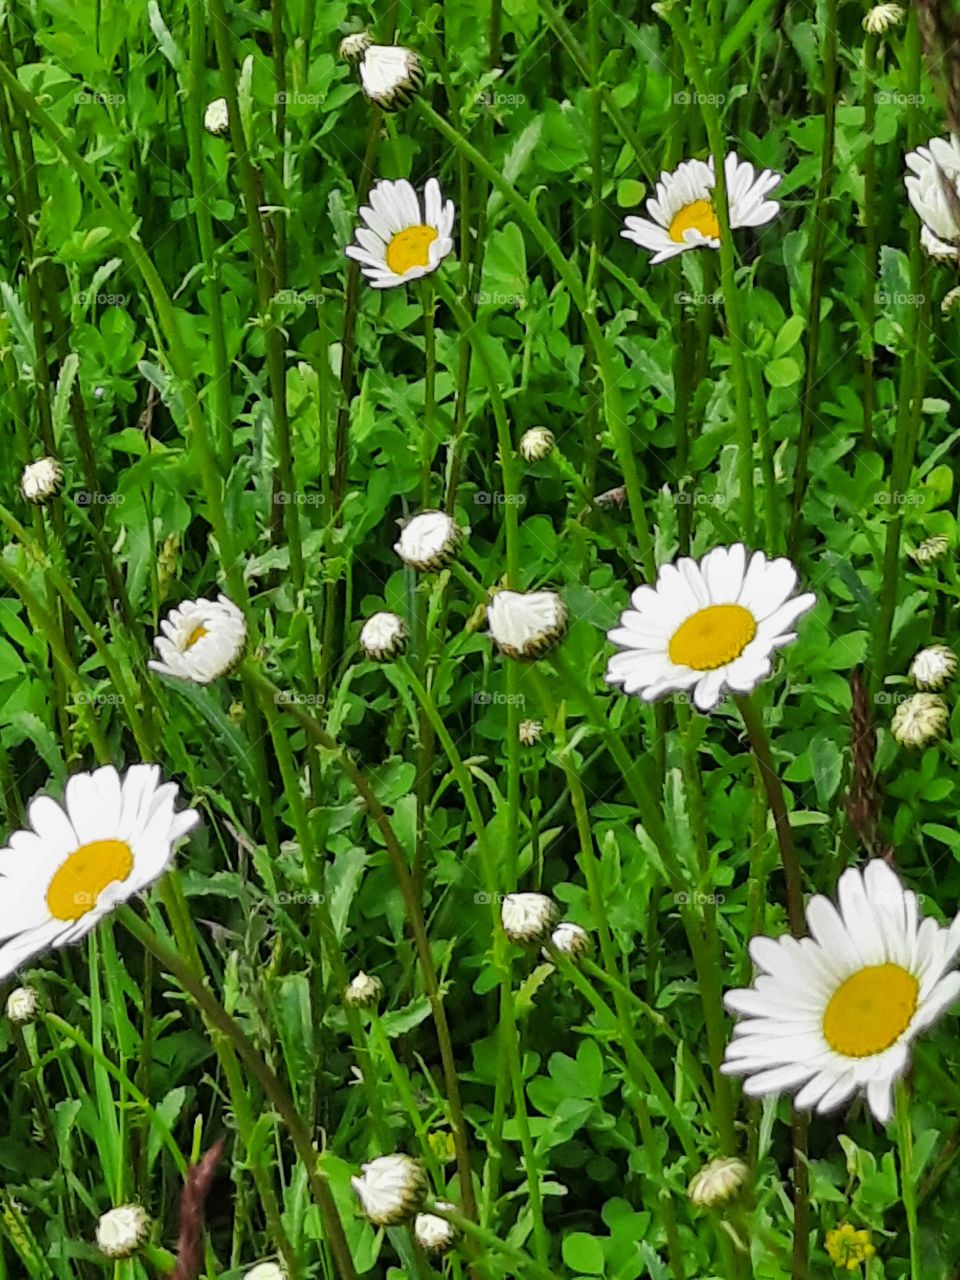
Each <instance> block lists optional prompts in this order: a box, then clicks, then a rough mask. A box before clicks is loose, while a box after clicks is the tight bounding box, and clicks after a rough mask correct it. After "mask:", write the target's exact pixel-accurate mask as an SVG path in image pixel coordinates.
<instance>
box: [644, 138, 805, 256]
mask: <svg viewBox="0 0 960 1280" xmlns="http://www.w3.org/2000/svg"><path fill="white" fill-rule="evenodd" d="M724 177H725V180H726V187H727V208H728V211H729V214H730V229H731V230H732V231H735V230H736V229H737V228H739V227H760V226H763V225H764V224H765V223H767V222H770V221H772V220H773V219H774V218H775V217H776V216H777V214H778V213H779V212H780V206H779V204H777V202H776V201H775V200H768V199H767V196H768V195H769V193H770V192H771V191H772V190H773V189H774V187H776V186H777V185H778V183H779V182H780V181H781V176H780V174H778V173H774V172H773V171H772V170H770V169H764V170H763V172H761V173H757V171H756V170H755V169H754V167H753V165H752V164H750V163H749V162H748V161H741V160H740V159H739V157H738V156H737V153H736V152H735V151H731V152H728V153H727V156H726V159H725V161H724ZM715 186H716V177H715V175H714V170H713V160H712V157H711V160H710V162H709V163H708V164H704V162H703V161H702V160H686V161H684V163H683V164H681V165H679V166H678V167H677V168H676V169H674V171H673V172H672V173H661V175H660V181H659V182H658V183H657V188H656V194H655V195H654V196H651V197H650V198H649V199H648V200H647V202H646V213H647V215H648V216H647V217H645V218H637V217H629V218H625V219H624V230H623V231H622V232H621V233H620V234H621V235H622V236H623V237H624V238H625V239H627V240H632V241H633V242H634V244H638V245H639V246H640V247H641V248H642V249H646V250H647V251H648V252H649V253H650V254H652V257H651V259H650V262H651V264H653V263H657V262H666V261H667V260H668V259H669V258H674V257H676V255H677V254H678V253H686V251H687V250H688V249H701V248H707V249H719V247H720V222H719V219H718V218H717V213H716V210H715V208H714V205H713V192H714V187H715Z"/></svg>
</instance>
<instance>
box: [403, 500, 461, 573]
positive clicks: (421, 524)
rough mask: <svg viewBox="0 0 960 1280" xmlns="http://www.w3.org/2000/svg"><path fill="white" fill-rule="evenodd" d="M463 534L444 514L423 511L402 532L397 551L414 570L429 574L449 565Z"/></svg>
mask: <svg viewBox="0 0 960 1280" xmlns="http://www.w3.org/2000/svg"><path fill="white" fill-rule="evenodd" d="M463 536H464V531H463V530H462V529H461V528H460V526H459V525H458V524H457V522H456V520H454V519H453V518H452V517H451V516H448V515H447V513H446V512H445V511H421V512H420V514H419V515H416V516H413V517H412V518H411V519H410V520H408V521H407V522H406V524H405V525H404V526H403V528H402V529H401V530H400V538H399V540H398V541H397V542H396V543H394V547H393V549H394V551H396V553H397V555H398V556H399V557H400V559H401V560H402V561H403V563H404V564H408V565H409V566H410V568H411V569H418V570H419V571H420V572H421V573H426V572H427V571H428V570H430V569H440V568H442V567H443V566H444V565H445V564H449V563H450V561H451V560H452V559H453V557H454V556H455V555H456V552H457V548H458V547H459V545H460V542H461V539H462V538H463Z"/></svg>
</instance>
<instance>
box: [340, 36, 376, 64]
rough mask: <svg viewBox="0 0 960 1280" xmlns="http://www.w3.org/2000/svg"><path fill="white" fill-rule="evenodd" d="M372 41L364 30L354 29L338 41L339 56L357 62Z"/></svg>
mask: <svg viewBox="0 0 960 1280" xmlns="http://www.w3.org/2000/svg"><path fill="white" fill-rule="evenodd" d="M372 43H373V41H372V40H371V39H370V36H369V34H368V33H367V32H366V31H354V32H353V33H352V34H351V35H349V36H344V37H343V39H342V40H341V41H340V57H341V58H343V59H344V60H345V61H347V62H359V60H360V59H361V58H362V57H363V55H364V54H365V53H366V52H367V50H368V49H369V48H370V45H371V44H372Z"/></svg>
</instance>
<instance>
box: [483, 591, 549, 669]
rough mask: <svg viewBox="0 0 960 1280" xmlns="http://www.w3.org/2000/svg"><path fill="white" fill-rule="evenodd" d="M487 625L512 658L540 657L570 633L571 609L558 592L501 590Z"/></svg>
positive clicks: (504, 650)
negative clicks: (569, 614) (567, 631)
mask: <svg viewBox="0 0 960 1280" xmlns="http://www.w3.org/2000/svg"><path fill="white" fill-rule="evenodd" d="M487 626H488V627H489V628H490V634H491V636H492V637H493V639H494V642H495V643H496V645H497V648H498V649H499V650H500V652H501V653H503V654H505V655H506V656H507V657H508V658H522V659H528V660H529V659H533V658H539V657H541V656H542V655H543V654H544V653H546V651H547V650H548V649H549V648H550V647H551V646H552V645H554V644H556V642H557V641H558V640H560V639H561V638H562V637H563V636H564V634H565V633H566V630H567V606H566V605H565V604H564V603H563V600H562V599H561V597H560V596H558V595H557V593H556V592H555V591H507V590H504V591H498V592H497V593H496V595H495V596H494V597H493V599H492V600H491V601H490V603H489V604H488V605H487Z"/></svg>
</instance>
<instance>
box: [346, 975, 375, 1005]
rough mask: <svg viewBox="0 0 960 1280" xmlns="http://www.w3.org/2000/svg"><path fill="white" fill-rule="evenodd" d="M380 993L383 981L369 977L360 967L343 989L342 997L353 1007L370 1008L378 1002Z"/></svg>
mask: <svg viewBox="0 0 960 1280" xmlns="http://www.w3.org/2000/svg"><path fill="white" fill-rule="evenodd" d="M382 995H383V983H382V982H381V981H380V979H379V978H374V977H371V976H370V975H369V974H368V973H364V972H363V970H362V969H361V970H360V972H359V973H358V974H357V976H356V977H355V978H354V979H353V980H352V981H351V983H350V985H349V986H348V987H347V989H346V991H344V993H343V999H344V1002H345V1003H346V1004H350V1005H353V1007H354V1008H355V1009H372V1008H374V1006H376V1005H377V1004H379V1002H380V997H381V996H382Z"/></svg>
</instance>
